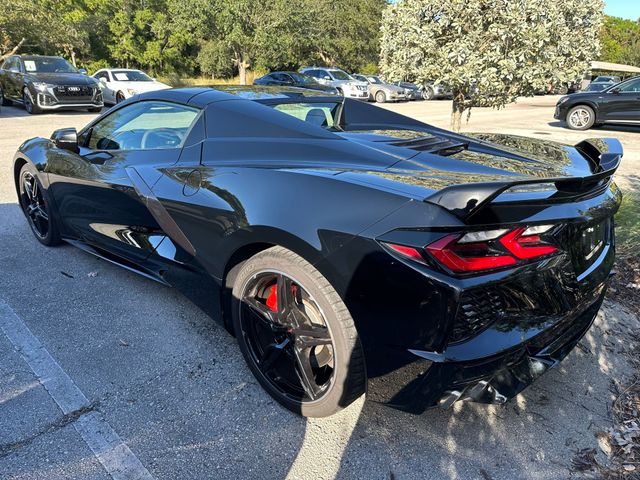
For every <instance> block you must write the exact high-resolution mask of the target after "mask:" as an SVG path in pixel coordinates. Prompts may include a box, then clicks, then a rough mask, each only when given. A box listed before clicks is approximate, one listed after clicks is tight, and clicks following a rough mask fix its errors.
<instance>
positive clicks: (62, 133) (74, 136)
mask: <svg viewBox="0 0 640 480" xmlns="http://www.w3.org/2000/svg"><path fill="white" fill-rule="evenodd" d="M51 140H52V141H53V143H54V145H55V146H56V147H57V148H60V149H62V150H69V151H70V152H73V153H79V152H80V147H79V146H78V132H77V131H76V129H75V128H61V129H59V130H56V131H55V132H53V133H52V134H51Z"/></svg>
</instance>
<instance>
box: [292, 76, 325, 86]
mask: <svg viewBox="0 0 640 480" xmlns="http://www.w3.org/2000/svg"><path fill="white" fill-rule="evenodd" d="M289 75H291V77H292V78H293V79H294V80H295V81H296V82H298V83H301V84H304V85H318V82H317V81H316V79H315V78H313V77H311V76H309V75H305V74H304V73H290V74H289Z"/></svg>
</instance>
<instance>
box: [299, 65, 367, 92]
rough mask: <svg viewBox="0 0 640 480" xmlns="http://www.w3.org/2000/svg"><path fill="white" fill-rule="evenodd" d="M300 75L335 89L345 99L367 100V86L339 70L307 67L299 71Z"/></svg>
mask: <svg viewBox="0 0 640 480" xmlns="http://www.w3.org/2000/svg"><path fill="white" fill-rule="evenodd" d="M300 73H305V74H307V75H309V76H311V77H313V78H315V79H316V80H317V81H318V82H320V83H321V84H323V85H330V86H332V87H335V88H336V89H337V90H338V92H339V93H340V94H341V95H343V96H345V97H350V98H357V99H358V100H368V99H369V84H368V83H366V82H360V81H358V80H356V79H355V78H353V77H352V76H351V75H349V74H348V73H347V72H345V71H344V70H340V69H339V68H326V67H307V68H303V69H301V70H300Z"/></svg>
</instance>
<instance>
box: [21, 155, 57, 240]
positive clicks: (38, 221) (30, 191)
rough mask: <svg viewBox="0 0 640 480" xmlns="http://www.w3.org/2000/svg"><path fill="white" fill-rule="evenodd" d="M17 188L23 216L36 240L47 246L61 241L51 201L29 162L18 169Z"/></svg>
mask: <svg viewBox="0 0 640 480" xmlns="http://www.w3.org/2000/svg"><path fill="white" fill-rule="evenodd" d="M17 190H18V199H19V201H20V206H21V207H22V211H23V212H24V216H25V217H27V221H28V222H29V226H30V227H31V230H32V231H33V233H34V235H35V236H36V238H37V239H38V241H39V242H40V243H42V244H44V245H48V246H53V245H58V244H59V243H60V242H61V240H60V233H59V232H58V225H57V222H56V219H55V217H54V214H53V211H52V210H51V208H50V205H51V202H50V201H49V198H48V196H47V192H46V191H45V190H44V189H43V188H42V185H41V184H40V182H39V181H38V178H37V175H36V172H35V171H34V170H33V167H31V166H30V165H29V164H25V165H24V166H23V167H22V168H21V169H20V176H19V182H18V186H17Z"/></svg>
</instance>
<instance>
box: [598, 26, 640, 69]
mask: <svg viewBox="0 0 640 480" xmlns="http://www.w3.org/2000/svg"><path fill="white" fill-rule="evenodd" d="M600 42H601V43H602V51H601V52H600V60H602V61H603V62H612V63H624V64H628V65H636V66H640V23H639V22H637V21H633V20H625V19H623V18H618V17H610V16H606V17H605V19H604V24H603V25H602V29H601V31H600Z"/></svg>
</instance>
